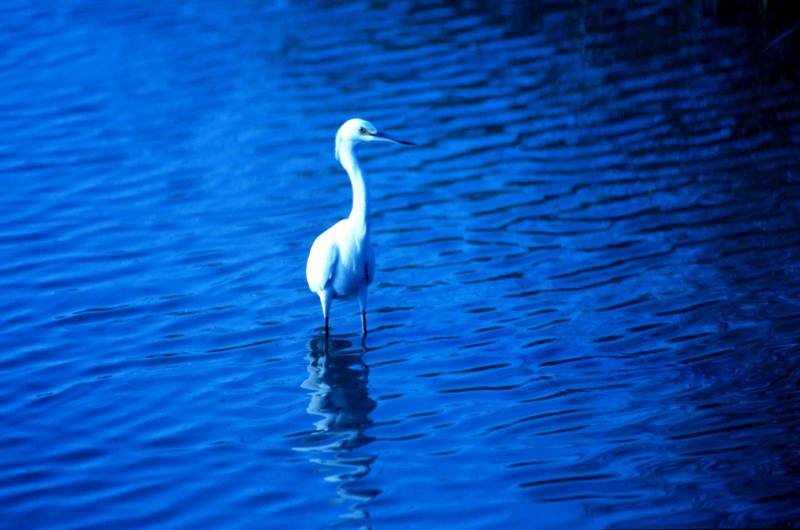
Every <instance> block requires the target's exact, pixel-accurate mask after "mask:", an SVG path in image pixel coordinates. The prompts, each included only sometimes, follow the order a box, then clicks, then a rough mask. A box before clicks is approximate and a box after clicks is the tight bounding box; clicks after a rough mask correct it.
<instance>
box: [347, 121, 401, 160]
mask: <svg viewBox="0 0 800 530" xmlns="http://www.w3.org/2000/svg"><path fill="white" fill-rule="evenodd" d="M360 142H392V143H396V144H405V145H416V144H415V143H414V142H407V141H405V140H398V139H397V138H392V137H391V136H389V135H388V134H386V133H384V132H381V131H379V130H378V129H377V128H376V127H375V126H374V125H372V124H371V123H370V122H368V121H367V120H362V119H361V118H352V119H349V120H347V121H346V122H344V123H343V124H342V126H341V127H339V131H338V132H337V133H336V160H339V152H340V150H341V149H343V148H344V147H345V146H346V145H349V146H354V145H355V144H358V143H360Z"/></svg>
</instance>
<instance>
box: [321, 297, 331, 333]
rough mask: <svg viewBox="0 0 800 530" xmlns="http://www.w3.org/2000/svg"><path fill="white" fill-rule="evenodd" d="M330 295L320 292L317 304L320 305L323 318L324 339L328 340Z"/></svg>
mask: <svg viewBox="0 0 800 530" xmlns="http://www.w3.org/2000/svg"><path fill="white" fill-rule="evenodd" d="M331 299H332V297H331V293H329V292H328V291H322V292H321V293H319V303H320V304H321V305H322V316H323V317H325V338H328V317H329V316H330V313H331Z"/></svg>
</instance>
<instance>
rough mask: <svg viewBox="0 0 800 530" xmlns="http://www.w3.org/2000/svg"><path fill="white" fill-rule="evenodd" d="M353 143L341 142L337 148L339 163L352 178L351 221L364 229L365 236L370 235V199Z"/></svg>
mask: <svg viewBox="0 0 800 530" xmlns="http://www.w3.org/2000/svg"><path fill="white" fill-rule="evenodd" d="M354 147H355V146H354V145H353V142H347V141H344V142H341V143H340V144H339V145H338V146H337V154H338V156H339V162H340V163H341V164H342V167H343V168H344V170H345V171H347V174H348V175H349V176H350V185H351V186H352V187H353V209H352V210H350V221H351V222H352V223H353V225H354V226H356V227H358V228H361V227H363V230H364V234H365V235H366V234H368V233H369V197H367V185H366V183H365V182H364V174H363V173H362V172H361V166H359V164H358V158H357V157H356V154H355V151H354Z"/></svg>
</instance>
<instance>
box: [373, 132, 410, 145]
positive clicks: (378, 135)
mask: <svg viewBox="0 0 800 530" xmlns="http://www.w3.org/2000/svg"><path fill="white" fill-rule="evenodd" d="M369 135H370V136H372V137H373V138H377V139H378V140H383V141H384V142H394V143H396V144H403V145H417V144H415V143H414V142H409V141H406V140H398V139H397V138H392V137H391V136H389V135H388V134H386V133H382V132H379V131H375V132H373V133H369Z"/></svg>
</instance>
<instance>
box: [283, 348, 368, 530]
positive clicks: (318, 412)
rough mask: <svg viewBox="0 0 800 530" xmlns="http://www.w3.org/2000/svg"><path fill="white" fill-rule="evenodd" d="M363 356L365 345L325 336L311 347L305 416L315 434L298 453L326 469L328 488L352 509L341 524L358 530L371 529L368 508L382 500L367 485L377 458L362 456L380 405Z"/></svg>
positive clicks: (306, 381)
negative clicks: (332, 487)
mask: <svg viewBox="0 0 800 530" xmlns="http://www.w3.org/2000/svg"><path fill="white" fill-rule="evenodd" d="M364 352H365V351H364V348H363V342H362V341H358V343H357V345H354V344H353V343H352V342H350V341H349V340H345V339H341V338H334V337H330V338H328V339H326V338H325V337H324V336H321V337H315V338H313V339H312V340H311V341H310V342H309V345H308V355H307V357H306V358H307V360H308V368H307V369H308V377H307V378H306V380H305V381H304V382H303V384H302V385H301V386H302V387H303V388H305V389H307V390H309V391H310V394H309V397H310V399H309V403H308V407H307V408H306V411H307V412H308V413H309V414H310V415H312V416H314V417H315V421H314V432H313V433H311V434H310V435H309V436H308V437H306V438H304V439H303V441H302V442H301V443H300V444H299V446H297V447H295V450H297V451H301V452H304V453H306V454H307V456H308V458H309V461H311V462H313V463H315V464H318V465H319V466H321V467H322V468H323V469H324V471H325V482H329V483H332V484H335V485H336V494H337V495H338V498H339V502H340V503H341V504H343V505H345V506H347V507H348V511H347V513H346V514H344V515H343V516H342V517H343V519H345V520H350V521H353V522H357V524H358V525H359V526H369V524H370V522H369V518H370V514H369V512H368V511H367V509H366V508H365V504H366V503H368V502H369V501H370V500H371V499H373V498H375V497H377V496H378V495H379V494H380V490H378V489H375V488H370V487H368V485H366V484H365V479H366V478H367V476H368V475H369V473H370V470H371V467H372V464H373V462H374V461H375V459H376V455H374V454H369V453H368V452H365V451H364V448H365V446H367V445H368V444H369V443H370V442H372V440H373V438H371V437H369V436H368V435H366V434H365V432H364V431H365V430H366V429H368V428H369V427H370V426H371V425H372V423H373V422H372V420H371V419H370V417H369V415H370V413H371V412H372V411H373V410H374V409H375V406H376V403H375V401H374V400H373V399H371V398H370V396H369V388H368V383H369V367H368V366H367V365H366V363H365V362H364V358H363V356H364Z"/></svg>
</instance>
